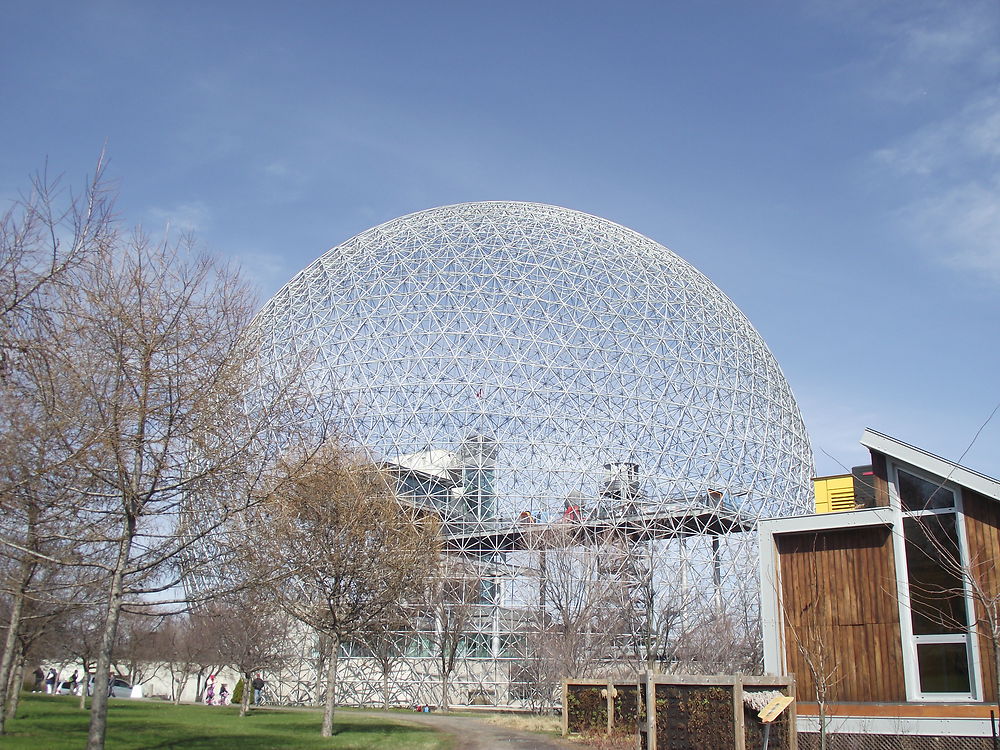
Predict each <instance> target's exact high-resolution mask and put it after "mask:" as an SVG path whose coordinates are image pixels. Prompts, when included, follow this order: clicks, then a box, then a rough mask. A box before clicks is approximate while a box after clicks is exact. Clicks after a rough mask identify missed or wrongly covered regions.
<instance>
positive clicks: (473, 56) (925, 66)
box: [0, 0, 1000, 476]
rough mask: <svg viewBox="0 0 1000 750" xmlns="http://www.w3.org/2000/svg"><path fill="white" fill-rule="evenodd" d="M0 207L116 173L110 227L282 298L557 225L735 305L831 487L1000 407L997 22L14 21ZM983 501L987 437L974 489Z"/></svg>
mask: <svg viewBox="0 0 1000 750" xmlns="http://www.w3.org/2000/svg"><path fill="white" fill-rule="evenodd" d="M4 26H5V34H4V44H3V45H2V46H0V71H2V75H0V101H2V102H3V110H4V115H3V117H2V118H0V135H2V138H3V143H4V144H5V148H4V149H2V152H0V198H5V199H9V198H10V197H12V196H14V195H16V194H17V191H18V190H19V189H20V188H22V187H23V186H24V185H25V183H26V178H27V176H28V175H29V174H30V173H32V172H33V171H35V170H37V169H38V168H39V166H40V165H41V164H42V163H43V162H44V160H45V159H48V163H49V165H50V169H51V170H53V171H58V172H62V173H64V174H65V175H66V179H67V182H69V183H74V182H75V183H79V182H80V181H81V180H82V179H83V177H84V176H85V175H86V174H87V173H88V172H89V171H91V170H92V167H93V164H94V162H95V160H96V157H97V154H98V152H99V151H100V149H101V147H102V146H103V145H104V144H105V143H107V144H108V149H109V153H110V157H111V164H110V170H109V172H110V174H111V175H112V176H113V177H114V178H115V179H116V180H117V181H118V184H119V187H120V191H121V197H120V199H119V201H118V207H119V212H120V214H121V216H122V218H123V219H125V220H126V222H128V223H130V224H142V225H143V226H144V227H146V228H147V229H150V230H153V229H157V228H160V227H162V226H163V225H164V224H165V223H169V224H170V225H171V226H172V227H173V228H175V229H192V230H195V231H196V232H197V234H198V236H199V237H200V238H201V240H202V241H203V243H204V244H205V245H206V246H207V247H208V248H210V249H211V250H213V251H215V252H218V253H221V254H224V255H227V256H231V257H233V258H235V259H238V260H239V261H240V262H241V263H243V265H244V267H245V268H246V270H247V271H248V272H249V273H250V274H251V275H252V277H253V278H254V279H255V280H256V281H257V283H258V284H259V285H260V288H261V294H262V298H266V297H267V296H270V294H271V293H273V292H274V291H276V290H277V289H278V288H279V287H280V286H281V285H282V284H283V283H284V282H285V281H287V280H288V279H289V278H290V277H291V276H292V275H293V274H294V273H295V272H296V271H298V270H299V269H300V268H302V267H303V266H304V265H306V264H307V263H308V262H309V261H311V260H313V259H314V258H315V257H317V256H319V255H320V254H322V253H323V252H324V251H325V250H327V249H328V248H329V247H331V246H333V245H336V244H338V243H339V242H341V241H343V240H345V239H347V238H348V237H351V236H353V235H354V234H357V233H358V232H360V231H362V230H364V229H366V228H368V227H370V226H372V225H374V224H377V223H380V222H382V221H385V220H388V219H391V218H393V217H395V216H398V215H401V214H405V213H410V212H412V211H417V210H420V209H424V208H429V207H431V206H437V205H443V204H449V203H457V202H463V201H473V200H489V199H511V200H530V201H541V202H546V203H554V204H558V205H563V206H567V207H570V208H574V209H578V210H581V211H586V212H588V213H593V214H596V215H598V216H603V217H605V218H608V219H611V220H614V221H617V222H619V223H622V224H624V225H626V226H628V227H631V228H633V229H635V230H637V231H639V232H642V233H643V234H645V235H647V236H649V237H651V238H653V239H655V240H657V241H658V242H660V243H662V244H664V245H666V246H667V247H669V248H671V249H672V250H674V251H675V252H677V253H678V254H679V255H681V256H682V257H683V258H685V259H686V260H688V261H690V262H691V263H692V264H694V265H695V266H696V267H697V268H698V269H700V270H701V271H703V272H704V273H705V274H706V275H708V277H709V278H711V279H712V280H713V281H714V282H715V283H716V284H717V285H718V286H720V287H721V288H722V289H723V291H725V292H726V293H727V294H728V295H729V296H730V297H731V298H732V299H733V300H734V301H735V302H736V304H737V305H739V306H740V308H741V309H742V310H743V311H744V312H745V313H746V314H747V316H748V317H749V318H750V320H751V321H752V322H753V323H754V325H755V326H756V327H757V329H758V330H759V331H760V332H761V333H762V335H763V336H764V338H765V340H766V341H767V342H768V344H769V346H770V347H771V349H772V351H773V352H774V354H775V356H776V357H777V359H778V362H779V363H780V364H781V366H782V368H783V370H784V372H785V374H786V376H787V377H788V380H789V382H790V383H791V386H792V388H793V390H794V392H795V394H796V396H797V398H798V400H799V405H800V407H801V408H802V411H803V414H804V416H805V419H806V424H807V426H808V428H809V431H810V434H811V436H812V440H813V447H814V450H815V452H816V457H817V468H818V471H819V472H820V473H833V472H837V471H840V470H841V466H850V465H852V464H854V463H860V462H862V461H863V460H864V458H865V454H864V453H863V451H862V449H861V448H860V447H859V446H858V442H857V441H858V438H859V437H860V435H861V432H862V430H863V428H864V427H866V426H871V427H874V428H875V429H878V430H881V431H883V432H887V433H889V434H891V435H893V436H895V437H898V438H900V439H902V440H905V441H907V442H911V443H914V444H916V445H919V446H921V447H923V448H925V449H927V450H931V451H933V452H936V453H939V454H941V455H943V456H945V457H946V458H950V459H958V458H959V457H960V456H962V455H963V453H965V452H966V449H967V448H968V446H969V445H970V444H972V443H973V439H974V437H975V435H976V432H977V430H979V428H980V426H981V425H982V424H983V423H984V422H986V420H987V419H988V418H989V416H990V414H991V412H992V411H993V409H994V407H996V406H997V404H998V402H1000V385H998V384H1000V376H998V371H1000V351H998V338H1000V337H998V331H1000V304H998V294H1000V4H998V3H996V2H995V1H990V0H983V1H982V2H978V1H975V0H970V1H968V2H966V1H964V0H956V1H955V2H948V3H945V2H924V1H923V0H901V1H899V2H895V1H890V2H879V1H878V0H867V1H863V2H862V1H859V2H853V1H852V0H845V1H843V2H833V0H830V1H826V0H805V1H804V2H780V3H779V2H767V1H766V0H762V1H761V2H754V3H747V2H736V1H735V0H733V1H732V2H698V3H680V2H666V1H664V2H645V3H643V2H622V3H610V2H606V1H605V2H586V1H576V2H570V1H569V0H565V1H562V2H555V1H553V2H537V1H536V2H514V1H510V0H508V1H507V2H502V3H484V2H458V1H457V0H455V1H454V2H431V1H427V2H418V1H417V0H410V1H409V2H353V3H348V2H332V1H331V2H287V3H281V4H278V3H261V2H239V3H237V2H208V3H205V2H187V1H175V2H169V3H165V2H164V3H154V2H44V1H42V2H33V3H27V2H7V3H5V4H4ZM962 460H963V463H965V464H966V465H969V466H971V467H972V468H976V469H979V470H981V471H983V472H985V473H987V474H990V475H992V476H1000V415H998V416H997V417H995V418H994V419H993V420H992V421H990V422H989V424H987V426H986V427H985V429H983V430H982V432H981V434H980V435H979V437H978V439H976V440H975V442H974V444H972V447H971V448H968V452H967V453H966V454H965V456H964V458H963V459H962Z"/></svg>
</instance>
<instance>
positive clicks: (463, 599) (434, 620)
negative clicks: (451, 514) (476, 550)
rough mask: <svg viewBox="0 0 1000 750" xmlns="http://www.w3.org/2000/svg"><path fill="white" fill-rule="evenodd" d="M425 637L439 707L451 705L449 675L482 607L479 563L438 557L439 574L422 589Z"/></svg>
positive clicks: (443, 707) (451, 673)
mask: <svg viewBox="0 0 1000 750" xmlns="http://www.w3.org/2000/svg"><path fill="white" fill-rule="evenodd" d="M425 592H426V593H425V600H424V612H425V618H426V619H427V620H428V627H427V629H426V630H427V639H428V641H429V642H430V646H431V651H432V652H433V654H434V659H435V662H436V664H437V670H438V676H439V677H440V679H441V706H440V708H441V710H442V711H448V710H450V708H451V696H450V688H451V676H452V675H453V674H454V672H455V667H456V666H457V665H458V660H459V656H460V655H461V649H462V647H463V645H464V644H465V642H466V640H467V638H468V636H469V634H470V631H471V630H472V625H473V622H474V620H475V618H476V616H477V615H478V613H479V611H480V610H481V609H482V608H483V601H482V599H483V574H482V570H481V569H480V564H479V563H478V562H476V561H473V560H468V559H464V558H459V557H446V558H444V559H443V560H442V561H441V570H440V573H439V575H438V576H437V577H436V578H435V579H433V580H432V581H430V582H429V585H428V587H427V588H426V589H425Z"/></svg>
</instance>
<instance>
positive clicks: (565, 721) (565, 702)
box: [562, 680, 569, 737]
mask: <svg viewBox="0 0 1000 750" xmlns="http://www.w3.org/2000/svg"><path fill="white" fill-rule="evenodd" d="M567 734H569V689H568V687H567V684H566V680H563V681H562V736H563V737H565V736H566V735H567Z"/></svg>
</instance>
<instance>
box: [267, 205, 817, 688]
mask: <svg viewBox="0 0 1000 750" xmlns="http://www.w3.org/2000/svg"><path fill="white" fill-rule="evenodd" d="M255 327H256V329H257V331H258V332H259V333H261V335H263V336H264V337H265V339H266V341H267V343H266V345H265V351H266V352H267V356H268V357H270V358H271V359H272V364H273V365H274V366H276V367H279V368H280V367H281V363H282V361H284V360H289V359H291V358H292V357H291V356H290V355H294V358H296V359H297V361H298V360H301V359H302V358H304V359H305V360H307V361H308V362H310V363H311V364H310V365H309V367H310V371H309V383H310V388H311V389H312V396H313V398H314V399H315V402H316V405H317V407H318V408H321V409H328V410H329V409H335V410H337V413H338V414H339V415H342V417H343V420H344V423H345V424H344V428H345V430H348V431H349V433H350V434H351V435H353V436H355V437H356V439H357V440H358V441H360V442H361V443H362V444H363V445H365V446H367V449H368V450H369V451H370V452H371V455H372V458H373V460H375V461H378V462H382V463H384V465H385V466H386V467H387V469H388V470H389V471H390V472H392V473H393V474H394V475H395V476H396V477H397V481H398V483H399V489H400V494H401V495H402V496H403V497H405V498H408V499H409V500H410V501H411V502H412V503H413V504H414V506H419V507H423V508H425V509H426V508H430V509H432V510H433V512H435V513H437V514H439V515H440V517H441V518H442V520H443V522H444V524H443V525H444V529H445V536H446V543H447V546H448V548H449V549H450V551H451V553H452V554H453V555H455V556H456V557H458V558H461V559H464V560H466V561H469V563H470V564H472V565H475V566H477V568H478V570H479V571H480V573H481V575H483V576H484V577H486V578H488V579H489V580H490V581H491V586H490V589H489V593H488V594H484V595H483V599H482V601H481V602H480V605H481V607H482V612H480V613H479V616H478V617H476V618H472V620H471V621H470V622H471V624H470V625H469V626H468V628H469V631H470V632H469V634H468V637H467V642H468V644H469V645H468V647H467V648H466V649H465V654H466V657H467V659H466V662H467V663H466V665H465V667H463V668H462V669H460V670H459V673H458V674H457V675H456V679H457V681H458V683H459V684H460V685H463V686H464V687H468V688H469V691H470V694H471V692H473V691H474V690H475V691H479V692H480V693H482V692H485V693H487V694H489V695H490V696H491V699H492V700H496V701H498V702H514V701H515V700H516V699H517V697H518V695H517V694H516V691H515V690H512V689H510V687H509V685H510V683H511V681H512V680H514V681H516V679H515V678H514V677H513V676H512V675H513V672H514V667H513V666H512V664H515V663H517V661H518V659H520V658H522V657H524V656H525V654H524V653H523V652H524V651H525V649H527V648H528V647H527V646H525V645H524V644H525V643H526V641H525V640H524V639H523V638H519V637H513V636H512V635H511V634H516V633H523V630H524V628H525V627H530V626H526V625H525V623H526V622H528V621H530V618H528V619H525V617H523V616H521V615H518V614H517V613H518V612H522V613H523V612H524V611H527V610H530V609H532V608H534V609H535V610H538V609H539V608H542V609H544V608H545V607H546V606H547V605H546V603H545V602H546V600H545V595H544V592H543V591H542V589H544V587H545V585H546V583H545V579H544V577H542V576H540V575H539V574H538V573H537V568H538V565H537V563H538V557H539V554H538V553H539V550H540V549H542V548H543V547H544V544H542V543H539V541H538V539H539V538H541V537H543V536H544V533H543V532H544V530H546V529H548V530H551V529H554V528H558V529H567V528H571V527H572V528H573V529H575V531H574V532H572V534H571V536H570V537H569V538H568V539H569V541H565V539H566V538H567V537H565V535H563V537H562V538H563V539H564V541H563V542H562V543H561V547H574V548H578V549H588V548H591V547H594V546H601V545H605V546H606V545H607V544H608V543H609V539H613V540H614V542H613V546H614V547H615V548H616V549H617V550H618V551H619V552H620V554H619V556H618V558H616V559H619V560H621V561H624V562H621V564H620V566H619V569H618V570H617V571H616V572H615V574H614V575H615V576H617V577H620V578H621V577H624V578H626V579H627V578H629V577H630V576H631V577H632V578H633V579H634V581H636V582H641V581H646V582H647V584H650V586H649V588H650V589H653V588H660V589H664V588H665V586H656V585H653V584H651V582H652V581H660V582H667V581H675V580H681V581H683V583H684V585H685V586H689V587H695V588H700V589H703V590H704V591H706V592H710V595H706V596H705V597H704V603H705V606H715V607H724V606H725V604H726V602H728V601H731V600H732V599H733V598H734V597H736V596H739V595H741V594H742V593H743V592H744V591H745V590H746V589H747V588H748V587H752V588H754V589H755V588H756V584H755V582H754V575H755V574H754V571H755V570H756V553H755V547H754V536H755V535H754V533H751V532H752V531H753V529H754V525H755V523H756V521H757V520H758V519H759V518H761V517H765V516H773V515H787V514H793V513H798V512H804V511H805V510H806V509H807V507H808V503H809V499H810V496H811V490H810V476H811V474H812V454H811V450H810V447H809V441H808V438H807V435H806V431H805V428H804V425H803V422H802V418H801V416H800V413H799V410H798V408H797V406H796V404H795V400H794V398H793V396H792V393H791V390H790V389H789V387H788V384H787V382H786V380H785V378H784V376H783V375H782V372H781V370H780V369H779V367H778V365H777V363H776V362H775V360H774V357H773V356H772V355H771V353H770V351H769V350H768V348H767V346H766V345H765V343H764V341H763V340H762V338H761V337H760V335H759V334H758V333H757V331H756V330H755V329H754V328H753V326H751V324H750V323H749V321H748V320H747V319H746V318H745V317H744V315H743V314H742V313H741V312H740V310H739V309H737V307H736V306H735V305H734V304H733V303H732V302H731V301H730V300H729V299H728V298H727V297H726V296H725V295H724V294H723V293H722V292H721V291H720V290H719V289H718V288H717V287H716V286H715V285H714V284H712V282H711V281H709V280H708V279H707V278H706V277H705V276H704V275H702V274H701V273H700V272H698V271H697V270H696V269H695V268H693V267H692V266H691V265H690V264H688V263H687V262H685V261H684V260H682V259H681V258H680V257H678V256H677V255H675V254H674V253H673V252H671V251H670V250H668V249H667V248H665V247H663V246H662V245H660V244H658V243H656V242H654V241H652V240H650V239H648V238H646V237H644V236H642V235H640V234H638V233H636V232H634V231H632V230H629V229H627V228H625V227H622V226H620V225H617V224H614V223H612V222H610V221H607V220H604V219H600V218H597V217H594V216H590V215H587V214H583V213H580V212H577V211H572V210H568V209H565V208H558V207H554V206H548V205H541V204H533V203H519V202H483V203H467V204H460V205H454V206H445V207H442V208H435V209H430V210H426V211H421V212H419V213H415V214H411V215H409V216H404V217H401V218H398V219H394V220H392V221H389V222H387V223H385V224H382V225H380V226H377V227H375V228H373V229H370V230H368V231H365V232H363V233H361V234H359V235H358V236H356V237H354V238H353V239H350V240H348V241H347V242H344V243H343V244H341V245H338V246H337V247H334V248H333V249H331V250H330V251H329V252H327V253H326V254H324V255H323V256H322V257H320V258H319V259H317V260H316V261H315V262H313V263H312V264H310V265H309V266H308V267H307V268H305V269H304V270H303V271H302V272H300V273H299V274H298V275H297V276H296V277H295V278H293V279H292V280H291V281H290V282H289V283H288V284H287V285H286V286H285V287H284V288H282V289H281V290H280V291H279V292H278V293H277V294H276V295H275V296H274V297H273V298H272V299H271V300H270V301H269V302H268V303H267V305H266V306H265V307H264V308H263V309H262V310H261V312H260V313H259V314H258V316H257V319H256V321H255ZM605 568H606V566H605ZM604 574H605V575H608V572H607V570H606V569H605V572H604ZM637 585H638V584H637ZM540 592H541V594H540ZM623 606H628V605H623ZM650 606H652V604H650ZM424 627H425V628H432V629H433V628H434V627H435V625H434V624H433V623H425V625H424ZM477 659H478V661H476V660H477ZM347 662H348V666H347V670H348V673H350V672H351V670H354V673H355V674H354V678H349V679H348V682H349V683H350V682H351V679H354V680H355V683H354V684H356V687H357V690H358V693H357V695H358V698H359V699H360V698H361V697H362V696H363V695H364V694H365V691H367V690H369V689H371V690H374V691H376V692H377V688H374V687H371V686H370V685H368V683H367V682H366V678H365V676H364V673H365V669H364V667H363V664H362V663H361V662H360V661H359V662H357V663H355V664H354V665H353V666H352V665H351V664H350V662H351V660H350V659H348V660H347ZM463 670H464V671H463ZM431 673H432V670H431V669H430V668H429V667H427V666H426V665H422V664H421V662H420V659H419V657H415V658H413V659H411V660H410V661H409V662H408V663H407V664H406V665H404V667H401V668H400V669H399V670H398V671H397V673H396V675H395V678H394V681H395V685H396V689H397V693H396V695H395V698H396V699H397V700H416V701H420V700H421V699H423V700H425V701H426V702H432V703H433V702H435V701H434V696H433V694H432V693H429V692H427V691H429V690H430V685H431V684H432V683H433V679H432V674H431ZM375 684H376V682H372V685H375ZM505 685H507V687H505ZM422 690H423V691H424V692H423V693H422V692H421V691H422ZM457 697H459V698H460V699H461V698H463V697H464V694H463V693H462V692H461V690H460V691H459V692H458V696H457Z"/></svg>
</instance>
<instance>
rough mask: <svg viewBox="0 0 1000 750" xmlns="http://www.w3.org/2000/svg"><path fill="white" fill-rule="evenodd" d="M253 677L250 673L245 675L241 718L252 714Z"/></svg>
mask: <svg viewBox="0 0 1000 750" xmlns="http://www.w3.org/2000/svg"><path fill="white" fill-rule="evenodd" d="M252 681H253V680H252V677H251V675H250V673H249V672H244V673H243V700H241V701H240V716H246V715H247V714H248V713H250V696H251V695H252V694H253V685H252V684H251V682H252Z"/></svg>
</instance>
